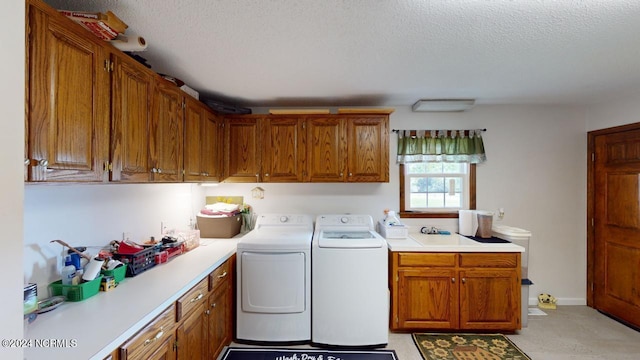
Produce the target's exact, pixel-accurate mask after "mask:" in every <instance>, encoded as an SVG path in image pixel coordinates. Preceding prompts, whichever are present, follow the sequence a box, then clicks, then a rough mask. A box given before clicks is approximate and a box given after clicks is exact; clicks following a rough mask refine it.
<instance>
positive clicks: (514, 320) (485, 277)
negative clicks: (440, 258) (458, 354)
mask: <svg viewBox="0 0 640 360" xmlns="http://www.w3.org/2000/svg"><path fill="white" fill-rule="evenodd" d="M520 286H521V285H520V278H519V276H518V273H517V271H516V269H482V270H473V269H470V270H463V271H460V328H461V329H483V330H487V329H500V330H509V329H510V330H516V329H520V306H521V304H520V293H521V289H520Z"/></svg>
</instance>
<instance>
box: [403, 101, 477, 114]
mask: <svg viewBox="0 0 640 360" xmlns="http://www.w3.org/2000/svg"><path fill="white" fill-rule="evenodd" d="M475 103H476V101H475V99H425V100H418V101H417V102H416V103H415V104H413V111H434V112H438V111H465V110H469V109H471V108H472V107H473V105H474V104H475Z"/></svg>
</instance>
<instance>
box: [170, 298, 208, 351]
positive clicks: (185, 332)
mask: <svg viewBox="0 0 640 360" xmlns="http://www.w3.org/2000/svg"><path fill="white" fill-rule="evenodd" d="M206 320H207V318H206V316H205V304H204V303H201V304H200V305H198V307H197V308H196V309H194V311H193V312H192V313H191V315H189V316H187V317H186V318H185V319H184V321H183V322H182V324H181V325H180V326H178V329H177V330H176V346H177V358H178V360H182V359H211V358H210V357H207V351H208V345H207V338H206V336H207V321H206Z"/></svg>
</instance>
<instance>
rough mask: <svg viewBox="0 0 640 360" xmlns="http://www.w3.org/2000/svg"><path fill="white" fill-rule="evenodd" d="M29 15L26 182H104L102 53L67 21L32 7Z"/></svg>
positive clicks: (105, 109) (106, 94)
mask: <svg viewBox="0 0 640 360" xmlns="http://www.w3.org/2000/svg"><path fill="white" fill-rule="evenodd" d="M54 15H55V14H54ZM29 16H30V19H29V34H28V36H29V37H28V48H27V51H28V54H27V59H28V69H29V70H28V73H29V79H28V85H29V92H28V94H27V96H28V98H27V101H28V110H27V111H28V119H27V121H28V125H27V129H28V151H27V154H26V156H27V158H28V160H27V161H28V162H29V166H28V167H29V169H28V171H29V175H28V179H29V181H98V182H99V181H103V180H105V176H106V171H105V170H106V169H105V165H106V163H107V162H108V160H109V152H108V144H109V78H108V73H107V71H106V69H105V61H106V60H107V59H106V57H105V53H104V51H103V49H102V47H101V46H100V45H99V44H98V43H97V42H96V41H94V40H93V39H91V38H89V37H88V36H90V35H91V34H89V33H88V32H86V31H85V30H83V29H81V28H79V27H77V25H74V24H69V23H68V22H67V21H66V20H67V19H64V18H57V17H54V16H49V15H48V14H47V13H45V12H44V11H42V10H40V9H38V8H36V7H35V6H30V7H29ZM69 25H71V27H69ZM27 161H25V162H27Z"/></svg>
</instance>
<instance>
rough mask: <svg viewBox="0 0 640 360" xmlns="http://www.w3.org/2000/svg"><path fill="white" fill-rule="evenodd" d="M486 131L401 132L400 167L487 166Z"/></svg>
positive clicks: (399, 147)
mask: <svg viewBox="0 0 640 360" xmlns="http://www.w3.org/2000/svg"><path fill="white" fill-rule="evenodd" d="M482 132H483V130H398V158H397V160H396V162H397V163H398V164H406V163H417V162H466V163H471V164H478V163H482V162H485V161H486V160H487V157H486V155H485V153H484V143H483V141H482Z"/></svg>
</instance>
